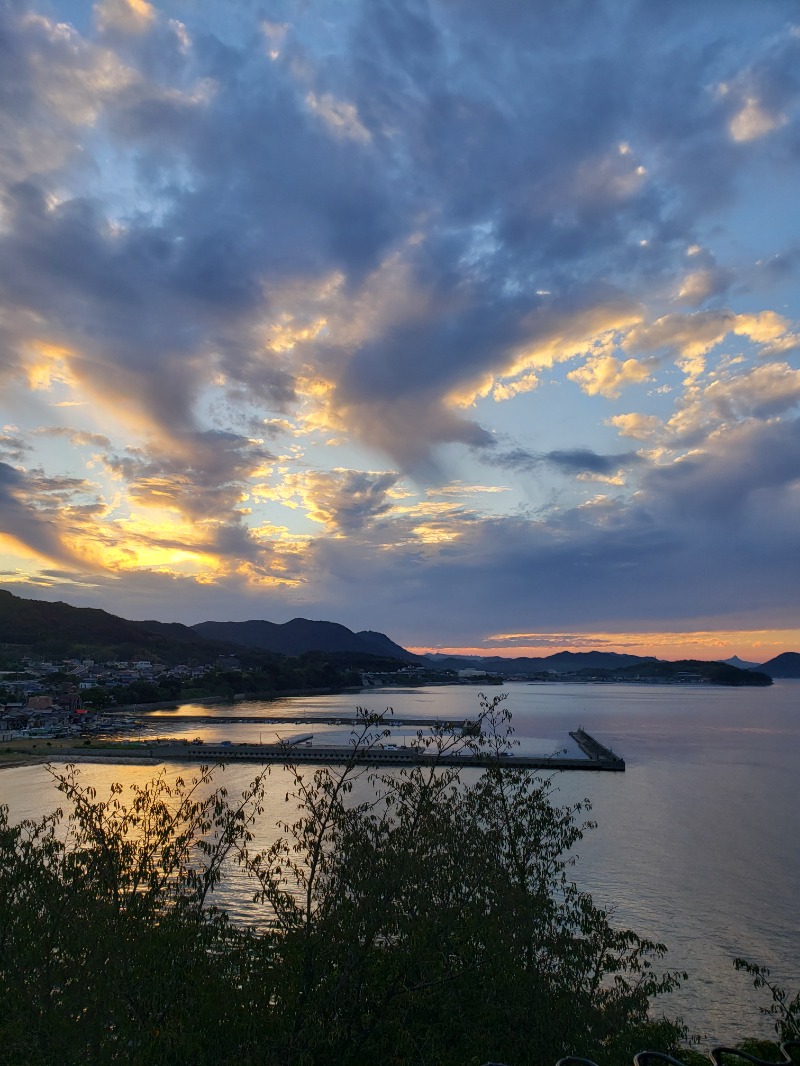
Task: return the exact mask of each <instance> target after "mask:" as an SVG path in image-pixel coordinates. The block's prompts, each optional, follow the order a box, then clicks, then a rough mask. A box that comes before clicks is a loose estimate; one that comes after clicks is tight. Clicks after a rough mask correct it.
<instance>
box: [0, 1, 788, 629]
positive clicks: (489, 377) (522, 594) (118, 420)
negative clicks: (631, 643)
mask: <svg viewBox="0 0 800 1066" xmlns="http://www.w3.org/2000/svg"><path fill="white" fill-rule="evenodd" d="M234 8H235V10H234V9H233V8H232V9H231V11H226V12H225V14H224V17H223V16H222V15H221V14H220V13H219V12H217V11H216V10H215V9H214V7H213V5H206V6H205V7H204V6H203V5H189V6H185V7H184V9H183V15H184V18H185V22H178V21H177V20H175V19H170V18H169V17H168V15H167V14H166V13H165V12H164V11H163V9H160V8H159V6H158V5H156V4H148V3H146V2H144V0H101V2H99V3H97V4H96V5H95V7H94V21H93V22H92V21H91V20H90V19H87V18H82V19H81V20H80V22H79V23H78V22H77V20H76V24H75V25H72V24H70V19H71V18H73V17H74V15H73V13H72V12H71V9H70V8H69V6H68V5H66V4H64V3H63V2H62V0H53V3H51V4H49V5H48V7H47V9H46V13H43V12H44V11H45V9H44V8H43V7H41V6H40V5H38V4H37V3H35V2H33V0H30V2H28V0H20V2H19V3H15V4H12V5H10V6H7V8H6V9H5V10H4V14H3V16H2V18H3V31H4V33H3V36H2V41H3V43H2V46H1V47H2V48H3V49H4V51H3V52H2V62H0V106H2V107H4V109H5V111H4V116H3V122H4V125H3V130H4V148H5V151H4V153H3V158H2V160H0V375H2V382H3V393H4V400H5V402H6V405H7V407H8V409H9V415H8V418H9V419H12V418H13V427H12V428H9V429H7V430H5V431H4V434H5V436H4V438H3V440H2V441H0V444H2V445H3V446H4V452H3V454H4V456H5V457H6V458H7V460H8V462H9V465H8V467H6V468H2V469H4V470H5V475H4V477H5V481H4V483H3V484H4V488H3V508H4V511H3V521H4V522H5V523H6V525H7V526H8V529H9V530H11V529H12V528H13V530H15V531H16V532H15V533H14V535H15V536H16V538H17V541H18V542H22V539H23V538H25V540H24V542H25V543H26V544H28V546H29V549H30V550H31V551H33V550H37V551H38V552H39V554H40V555H46V556H47V557H48V558H55V559H57V565H63V567H64V568H65V570H64V572H65V573H66V572H71V569H70V568H71V567H72V566H73V565H77V564H76V563H75V560H76V559H78V557H80V558H81V559H85V560H88V561H86V563H85V566H86V572H87V573H88V574H89V575H90V577H91V582H92V585H91V589H88V588H86V587H84V586H81V585H80V579H79V580H78V581H77V583H76V585H75V588H76V589H78V590H79V591H80V590H82V591H81V594H82V595H84V596H89V595H96V596H98V597H101V596H109V595H110V590H111V589H112V588H113V589H114V590H115V591H116V593H118V595H119V601H118V602H119V603H120V604H123V603H125V604H130V605H133V606H135V607H137V608H142V609H144V604H145V603H146V602H148V597H150V598H151V600H152V602H153V604H156V603H158V604H161V605H163V606H164V609H165V610H169V611H175V612H177V611H185V612H187V613H188V615H189V617H190V618H191V617H192V614H191V612H192V611H194V610H200V609H201V608H203V609H205V607H206V606H208V608H209V615H210V616H213V615H214V614H215V613H216V611H214V610H211V607H212V606H213V605H214V604H218V605H219V606H220V609H221V610H225V611H226V612H227V613H228V615H229V616H236V615H237V614H238V613H239V611H240V610H242V609H243V608H242V605H246V606H247V611H248V612H249V613H251V614H252V613H253V610H254V605H257V607H256V608H255V609H256V610H257V612H260V613H264V614H267V615H268V614H269V613H270V612H271V611H272V610H275V611H286V612H287V615H286V616H288V617H292V616H294V615H296V614H297V613H298V606H299V605H300V604H303V605H305V606H307V607H309V609H310V608H311V607H314V608H315V609H316V610H318V611H319V613H320V615H321V616H323V617H325V616H328V617H332V616H335V617H343V615H342V613H341V612H346V613H345V615H344V620H348V619H349V620H351V621H353V622H354V623H356V624H357V625H358V627H359V628H361V627H362V626H363V625H364V624H365V623H368V624H372V625H374V627H375V628H383V627H384V626H383V622H382V621H381V618H384V619H385V618H387V617H388V618H396V619H397V620H398V626H402V627H405V632H407V633H408V634H409V635H410V634H411V633H412V631H413V630H414V628H415V627H418V628H423V627H426V628H427V629H428V633H429V636H428V639H435V638H436V637H437V636H441V634H442V633H443V632H444V631H445V630H448V631H452V629H453V628H454V627H460V628H461V629H462V631H463V632H464V633H465V634H466V633H472V634H475V635H477V634H480V633H482V632H487V631H492V630H493V629H494V630H495V631H498V630H500V629H502V630H504V631H505V630H506V629H508V628H509V627H510V626H512V624H513V627H514V628H515V629H518V630H519V632H533V631H534V628H533V627H534V623H535V625H536V627H537V628H544V627H546V626H548V625H553V626H570V627H573V628H575V627H576V625H577V623H578V622H580V623H583V622H584V621H588V620H589V619H592V618H594V619H602V618H603V617H604V616H605V615H606V614H612V615H614V616H615V617H616V618H617V619H618V620H620V621H621V622H622V621H624V622H626V624H627V622H628V621H631V620H636V619H639V620H645V621H647V620H648V619H655V618H657V617H660V616H663V617H669V618H670V619H672V620H673V621H675V622H676V624H677V623H678V621H679V620H680V619H696V618H697V617H700V616H703V615H707V616H708V617H712V616H713V617H722V616H724V615H726V613H727V614H731V615H735V614H736V613H737V612H742V613H743V612H744V610H745V608H744V607H743V606H742V603H744V602H745V600H746V601H747V602H748V603H749V604H750V605H752V609H753V610H754V611H756V612H757V611H763V613H764V615H765V617H766V615H767V614H769V613H770V612H772V613H773V614H774V615H775V616H776V617H777V616H781V615H782V614H783V615H788V614H789V613H790V612H791V609H792V607H791V604H790V602H789V601H790V600H792V602H796V591H797V590H796V581H795V574H796V564H794V566H795V569H793V568H792V567H793V564H792V554H791V550H792V545H793V543H794V548H795V549H796V534H795V535H794V541H793V534H792V529H793V528H794V529H796V525H795V526H794V527H793V526H792V522H793V520H794V519H795V518H796V516H797V508H796V483H795V481H794V480H793V478H792V470H793V469H794V467H793V464H794V462H795V460H796V454H795V438H794V436H793V433H794V429H793V428H792V427H794V425H795V423H794V421H793V419H794V417H795V413H796V407H795V405H796V403H797V374H798V373H800V371H798V367H797V351H798V340H797V326H796V319H797V317H798V315H797V304H796V296H795V293H794V289H793V287H792V285H791V279H792V276H793V274H792V272H793V270H794V267H795V263H796V259H797V248H796V241H795V239H794V237H793V236H792V227H791V225H788V224H786V225H784V224H783V222H782V219H783V218H784V216H785V217H786V218H787V219H789V220H790V219H791V217H792V216H791V212H792V211H793V210H794V195H795V194H794V186H793V185H792V177H791V176H792V174H794V172H795V169H796V161H797V137H796V133H797V115H798V105H799V104H800V80H799V78H798V73H797V71H798V70H800V63H798V61H797V60H798V48H800V45H799V44H798V40H799V39H798V36H797V33H796V31H793V30H792V29H791V27H789V26H787V25H786V24H785V12H783V11H782V9H781V8H780V7H779V6H774V7H773V6H770V5H750V6H748V5H740V6H737V7H736V10H735V11H731V9H730V5H722V4H718V3H714V4H711V5H710V6H709V7H703V6H702V5H701V6H699V7H698V6H697V5H695V8H692V10H691V11H690V10H689V8H688V7H687V6H686V5H681V4H679V5H663V4H657V3H642V4H636V5H614V4H611V5H605V6H602V5H585V4H582V3H578V4H575V3H567V4H565V5H562V6H558V5H556V6H553V5H551V6H550V8H547V10H545V8H544V7H543V6H542V5H536V4H532V5H520V4H513V3H497V4H493V5H486V4H478V3H474V2H472V0H468V2H466V3H464V4H461V5H452V4H450V3H441V4H438V5H433V6H431V5H427V6H426V5H420V4H417V3H414V2H408V3H406V2H397V3H355V4H353V5H352V7H349V8H348V12H347V17H346V18H342V19H341V20H338V19H337V20H329V21H327V22H326V21H324V20H320V19H319V18H318V17H317V15H316V14H315V13H314V12H313V11H312V10H311V9H310V8H305V7H303V6H302V5H301V6H296V7H293V8H292V10H291V11H290V12H289V13H288V14H287V15H286V16H285V21H282V20H283V19H284V16H282V15H281V14H280V12H278V13H277V14H274V15H272V16H271V18H270V20H269V21H265V20H264V18H263V13H261V12H259V11H258V10H256V8H255V7H252V6H251V5H234ZM287 10H288V9H287ZM723 14H724V18H723V17H722V15H723ZM578 16H580V17H578ZM500 60H501V61H500ZM784 205H786V206H785V207H784ZM776 220H778V221H777V222H776ZM756 294H757V295H756ZM676 367H677V370H676ZM570 382H571V383H572V384H569V383H570ZM645 384H646V385H647V388H646V389H645V388H641V387H640V388H639V389H637V390H636V393H635V396H636V402H635V404H632V405H631V406H633V407H634V408H635V410H633V411H630V410H629V411H627V413H626V412H625V411H620V410H619V406H620V405H619V404H617V402H616V401H617V399H618V397H619V396H621V395H622V393H623V390H624V389H626V388H627V387H629V386H635V385H639V386H642V385H645ZM574 385H577V386H578V388H575V387H573V386H574ZM596 397H601V398H603V400H604V401H606V402H605V403H603V404H599V403H598V401H597V400H596V399H594V398H596ZM492 401H497V402H492ZM54 407H58V418H59V420H61V421H63V423H64V424H63V425H61V424H60V425H57V426H53V425H51V423H52V422H53V420H54V415H53V409H54ZM600 407H602V408H603V411H602V413H601V414H598V413H597V412H598V410H599V409H600ZM600 419H604V421H603V422H602V423H601V422H600ZM615 430H616V431H617V432H618V433H619V435H621V436H624V437H627V438H630V439H631V440H635V441H647V442H651V443H652V445H653V447H652V450H651V451H649V452H647V453H642V454H638V453H636V452H634V451H625V452H621V453H619V454H613V448H614V444H613V443H611V441H612V438H613V436H614V431H615ZM264 440H268V441H269V446H267V445H266V444H265V443H264ZM65 444H69V445H71V449H69V450H68V449H67V448H65V447H64V445H65ZM770 454H772V456H773V460H774V461H773V463H772V466H771V467H770V464H769V462H768V457H769V455H770ZM22 463H25V464H26V465H27V466H28V469H27V470H22V469H14V467H12V466H11V465H10V464H22ZM385 468H391V469H385ZM531 472H535V477H533V476H528V475H530V473H531ZM487 475H488V476H487ZM511 475H513V478H512V479H511V482H509V481H507V478H510V477H511ZM623 476H624V484H622V482H623ZM484 479H486V480H489V481H491V482H493V483H492V484H489V485H483V481H484ZM567 479H568V480H567ZM454 483H457V484H458V485H460V486H462V488H461V489H458V490H456V488H454ZM479 486H483V488H485V489H487V490H489V489H491V490H492V494H491V495H489V493H488V491H487V492H486V493H483V492H481V494H480V495H479V494H478V487H479ZM428 492H430V495H428ZM467 496H469V497H470V498H471V499H470V501H467ZM476 498H478V499H480V500H482V501H483V502H486V501H487V500H488V501H490V503H491V505H492V507H494V509H495V512H496V513H494V514H491V515H489V514H486V513H485V512H484V511H483V510H482V509H481V507H480V506H479V505H478V503H476V502H475V501H476ZM468 502H469V503H471V504H472V506H468V505H467V503H468ZM731 516H733V518H735V528H734V529H730V528H729V525H730V524H731V522H732V517H731ZM764 516H767V517H766V519H765V517H764ZM34 542H35V543H34ZM35 544H38V545H39V547H38V548H36V547H35ZM45 549H47V550H45ZM58 553H61V554H58ZM51 569H52V568H51ZM734 571H735V572H736V573H737V576H738V577H739V578H740V584H739V591H740V594H741V597H742V600H741V603H740V602H738V601H737V599H736V595H735V592H734V591H732V589H731V581H730V574H731V572H734ZM98 575H99V576H98ZM42 580H52V581H56V580H57V581H64V580H66V579H65V578H63V577H58V576H53V575H52V574H50V575H48V574H44V572H43V575H42ZM87 580H88V579H87ZM137 582H138V584H137ZM376 589H377V590H380V595H376ZM182 597H183V602H179V601H180V600H181V598H182ZM365 612H366V614H367V617H366V618H365ZM370 612H374V613H372V614H370ZM148 613H150V614H152V613H155V607H154V606H150V607H148ZM507 615H514V616H515V619H516V620H515V621H513V623H512V620H511V618H507V619H506V616H507ZM379 616H380V617H379ZM194 618H195V619H196V616H194ZM504 619H506V620H504ZM536 619H538V622H536V621H535V620H536ZM437 627H438V629H437ZM421 637H422V634H420V633H415V634H414V639H417V638H419V639H421ZM404 639H408V638H407V637H404Z"/></svg>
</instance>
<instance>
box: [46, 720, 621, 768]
mask: <svg viewBox="0 0 800 1066" xmlns="http://www.w3.org/2000/svg"><path fill="white" fill-rule="evenodd" d="M570 736H572V737H573V738H574V739H575V741H576V742H577V743H578V745H579V746H580V747H581V749H582V750H583V752H584V757H583V758H581V757H580V756H577V757H576V756H567V755H524V754H506V753H504V754H502V755H496V754H493V753H488V752H485V751H471V750H469V749H466V750H461V751H458V752H456V751H452V752H445V753H441V752H438V751H432V750H430V749H426V748H425V747H424V746H417V745H413V746H409V747H395V748H388V747H386V748H384V747H379V746H377V747H372V748H370V749H369V750H365V751H362V752H354V750H353V748H352V747H351V746H345V745H341V746H340V745H331V744H324V745H319V746H317V747H301V746H300V745H299V744H298V743H297V742H295V743H292V744H288V743H280V744H196V743H190V744H187V743H178V742H175V741H170V740H165V741H138V742H135V743H131V742H127V743H125V742H120V743H114V742H108V743H106V744H103V745H102V747H100V746H97V747H95V748H94V749H93V750H91V751H89V750H87V747H86V746H83V747H76V748H74V749H62V750H61V751H60V752H59V761H60V760H61V759H66V760H67V761H68V760H69V759H70V758H78V759H92V760H94V759H108V758H109V757H113V756H115V755H116V756H122V757H126V756H127V757H128V758H130V757H133V758H137V759H141V760H143V761H148V762H150V761H152V762H195V763H196V762H202V763H227V762H255V763H283V764H287V763H292V764H294V763H313V764H316V765H324V764H333V765H337V764H338V765H342V764H344V763H348V762H350V763H355V764H357V765H362V766H377V765H381V766H408V765H429V764H430V763H432V762H435V763H437V764H438V765H440V766H460V767H477V768H488V767H494V768H497V767H502V768H504V769H524V770H549V771H556V770H581V771H587V770H588V771H611V772H620V771H622V770H624V769H625V762H624V760H623V759H621V758H620V757H619V756H617V755H614V753H613V752H611V751H610V750H609V749H608V748H605V747H604V746H603V745H602V744H600V743H599V742H598V741H596V740H595V739H594V737H591V736H590V735H589V734H588V733H585V732H584V731H583V730H578V731H576V732H575V733H571V734H570ZM302 739H303V740H305V737H303V738H302Z"/></svg>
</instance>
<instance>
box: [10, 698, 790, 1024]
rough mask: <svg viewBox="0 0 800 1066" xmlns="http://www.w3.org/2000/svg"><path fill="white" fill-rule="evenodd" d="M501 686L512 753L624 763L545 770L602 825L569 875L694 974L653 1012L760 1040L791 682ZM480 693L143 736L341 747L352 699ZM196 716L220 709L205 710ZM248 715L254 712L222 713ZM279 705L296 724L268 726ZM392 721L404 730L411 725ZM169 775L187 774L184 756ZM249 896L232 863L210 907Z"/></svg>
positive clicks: (786, 780)
mask: <svg viewBox="0 0 800 1066" xmlns="http://www.w3.org/2000/svg"><path fill="white" fill-rule="evenodd" d="M499 692H504V693H506V694H507V702H508V706H509V708H510V710H511V712H512V714H513V721H514V726H515V730H516V736H517V738H518V740H519V742H520V747H519V750H520V751H524V752H530V753H542V754H545V753H552V752H555V751H558V750H564V749H567V750H569V751H570V752H571V751H573V750H574V748H573V745H572V742H571V741H570V738H569V736H568V734H569V731H570V730H573V729H575V728H577V726H579V725H582V726H583V727H584V728H585V729H587V730H588V731H589V732H590V733H592V734H593V735H594V736H596V737H597V739H599V740H600V741H601V742H602V743H604V744H606V745H607V746H610V747H611V748H613V750H614V751H616V752H617V753H619V754H621V755H622V756H623V757H624V758H625V761H626V766H627V769H626V772H625V773H624V774H602V773H601V774H594V773H592V774H588V773H566V772H565V773H561V774H558V775H556V778H555V779H554V786H555V787H556V788H557V790H558V791H557V793H556V797H555V798H556V799H557V800H558V801H559V802H563V803H573V802H575V801H576V800H579V799H581V798H583V797H586V798H588V799H589V800H590V801H591V803H592V808H593V809H592V811H591V817H592V818H593V819H595V820H596V821H597V823H598V824H597V828H596V829H594V830H592V831H590V832H589V833H587V835H586V836H585V838H584V839H583V841H582V842H581V845H580V847H579V848H578V849H577V851H578V861H577V863H576V866H575V868H574V872H573V873H574V877H575V879H576V881H577V882H578V883H579V884H580V885H581V887H582V888H585V889H586V890H587V891H589V892H591V893H592V895H593V896H594V898H595V900H596V901H597V902H598V903H600V904H601V905H603V906H605V907H607V908H608V909H610V910H611V911H612V913H613V915H614V920H615V922H617V923H618V924H620V925H624V926H629V927H631V928H633V929H635V930H636V931H637V932H638V933H640V934H641V935H643V936H647V937H651V938H653V939H655V940H659V941H663V942H664V943H666V944H667V946H668V947H669V954H668V956H667V958H666V960H665V965H666V966H668V967H670V968H675V969H679V970H684V969H685V970H687V971H688V972H689V975H690V977H689V980H688V981H687V982H686V983H685V985H684V987H683V988H682V989H681V990H680V991H678V992H676V993H674V994H673V995H671V996H669V997H666V998H665V999H664V1000H663V1001H662V1002H661V1003H660V1004H659V1005H658V1006H657V1008H656V1011H657V1012H658V1011H659V1010H663V1012H664V1013H666V1014H668V1015H670V1016H674V1015H676V1014H680V1015H682V1016H683V1017H684V1019H685V1021H686V1022H687V1024H688V1025H689V1027H690V1029H691V1030H692V1031H693V1032H696V1033H698V1034H699V1035H701V1036H702V1037H703V1042H704V1044H706V1043H713V1042H715V1041H716V1042H730V1041H733V1040H737V1039H740V1038H741V1037H743V1036H747V1035H751V1034H756V1033H759V1034H763V1035H769V1034H770V1032H771V1023H770V1022H769V1021H768V1020H767V1019H764V1018H762V1017H761V1016H760V1014H759V1011H758V1006H759V1004H766V1000H764V999H763V998H761V997H763V993H758V992H756V991H755V990H753V988H752V987H751V983H750V980H749V979H748V978H747V977H746V975H744V974H739V973H736V972H735V971H734V969H733V965H732V960H733V958H734V956H736V955H744V956H746V957H748V958H750V959H752V960H753V961H757V962H759V963H761V964H763V965H768V966H769V967H770V968H771V969H772V971H773V975H774V976H775V977H776V978H777V979H778V981H779V983H780V982H782V983H784V984H785V985H786V986H788V987H789V988H790V990H791V991H792V992H794V991H796V990H797V989H798V987H800V921H799V920H798V911H799V910H800V907H799V906H798V905H799V904H800V847H798V841H800V797H799V795H798V791H799V790H798V779H799V777H798V766H800V682H795V681H778V682H776V683H775V684H774V685H773V686H772V687H770V688H765V689H760V688H752V689H751V688H747V689H728V688H718V687H714V686H707V685H680V686H675V685H669V686H656V685H627V684H626V685H609V684H602V685H601V684H598V685H585V684H569V683H539V684H536V683H530V684H528V683H517V684H509V685H506V686H504V687H503V688H502V689H490V690H488V693H487V694H488V695H489V696H493V695H495V694H497V693H499ZM477 700H478V693H477V692H476V691H475V689H473V688H471V687H465V686H441V687H431V688H421V689H380V690H369V691H367V692H362V693H361V694H358V695H353V694H341V695H336V696H315V697H292V698H287V699H282V700H271V701H263V702H261V701H259V702H248V703H246V704H243V703H236V704H231V705H219V706H215V707H213V708H212V707H203V708H196V707H192V706H190V705H187V706H184V707H182V708H179V709H178V710H177V711H169V712H158V713H155V714H152V715H150V716H148V722H147V735H151V736H183V737H187V736H191V737H196V736H197V737H200V738H201V739H204V740H207V741H213V740H223V739H225V740H231V741H234V742H237V741H249V742H251V743H252V742H258V741H259V740H260V739H261V740H263V742H265V743H266V742H268V741H271V740H272V739H274V736H275V734H278V735H281V736H289V735H292V734H297V733H299V732H310V731H313V732H314V734H315V738H316V739H319V740H320V741H322V740H323V739H324V740H326V741H328V742H333V743H336V742H342V741H344V740H345V738H346V736H347V728H346V727H345V726H319V725H317V724H314V725H313V726H311V725H309V724H308V722H307V720H306V719H307V717H308V716H309V715H319V714H330V715H334V716H341V717H350V716H352V714H353V712H354V710H355V708H356V706H363V707H366V708H367V709H370V710H377V711H383V710H385V709H386V708H388V707H392V708H393V710H394V712H395V715H396V716H397V717H398V718H400V717H414V718H431V719H433V718H454V719H462V718H464V717H471V716H474V714H475V713H476V712H477V709H478V708H477ZM197 715H202V716H204V717H210V718H212V719H213V720H212V721H205V722H202V723H198V721H197V720H196V716H197ZM243 716H250V717H252V718H253V719H257V718H258V719H262V720H260V721H255V720H254V721H250V722H233V721H229V719H231V718H240V717H243ZM281 717H292V718H293V719H294V721H293V722H290V723H286V722H277V721H271V720H270V721H266V722H265V721H263V719H275V718H281ZM304 723H305V725H304ZM394 732H395V736H394V737H393V739H394V740H395V742H397V743H403V739H404V738H405V739H407V738H408V736H410V735H413V734H414V733H415V730H414V729H411V728H398V729H396V730H395V731H394ZM82 770H83V774H84V776H85V779H86V780H87V781H90V782H91V783H92V784H94V785H95V786H96V787H97V788H98V791H99V792H100V793H101V794H102V792H103V790H107V788H108V786H109V785H110V783H111V781H116V780H119V781H122V782H123V783H124V782H126V781H132V780H136V781H144V780H147V779H148V778H149V777H151V776H152V774H153V767H149V766H123V765H108V764H95V763H87V764H85V766H84V767H83V768H82ZM168 770H169V771H170V772H172V771H174V772H175V773H182V774H184V775H185V774H187V773H188V772H190V768H187V766H186V764H181V765H180V766H177V765H176V766H174V767H168ZM256 772H257V767H254V766H252V765H249V766H248V765H244V764H238V765H237V764H231V765H229V766H227V767H225V769H224V770H221V771H219V774H218V776H219V779H220V780H224V783H225V784H226V786H227V788H228V789H229V792H230V793H232V794H235V793H236V791H237V790H240V789H241V788H243V787H244V786H245V785H246V784H247V783H248V782H249V781H250V780H251V779H252V777H253V776H254V775H255V773H256ZM287 780H288V779H287V775H286V771H284V770H282V769H281V768H276V767H273V768H272V769H271V771H270V774H269V776H268V778H267V780H266V788H267V805H266V809H265V813H264V824H263V826H262V827H261V832H260V836H261V837H262V839H263V841H264V842H266V841H267V840H269V839H270V838H271V837H272V836H273V835H274V833H275V832H276V830H275V829H274V825H275V822H276V821H277V819H279V818H282V817H286V815H287V810H286V804H285V795H286V787H287ZM59 798H60V797H58V795H57V794H56V793H55V792H54V791H53V790H52V783H51V781H50V778H49V777H48V775H47V772H46V771H45V769H44V768H43V767H40V766H39V767H20V768H16V769H9V770H4V771H3V772H2V773H1V774H0V803H7V804H9V806H10V808H11V811H12V815H13V816H14V817H16V818H22V817H26V816H38V815H41V814H43V813H45V812H46V811H48V810H51V809H52V808H53V807H55V806H56V805H57V800H58V799H59ZM249 898H250V892H249V888H248V886H247V884H246V883H245V882H244V881H243V879H242V877H241V875H239V874H238V873H237V872H236V871H234V872H233V873H232V876H231V878H230V879H229V881H228V883H227V885H226V886H225V889H224V891H223V892H222V893H221V895H220V899H219V902H220V903H221V904H223V905H224V906H226V907H227V908H228V909H229V910H230V911H231V912H232V913H233V914H234V915H235V916H236V917H238V918H240V919H241V920H251V919H252V918H253V911H252V905H251V904H250V902H249Z"/></svg>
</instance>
